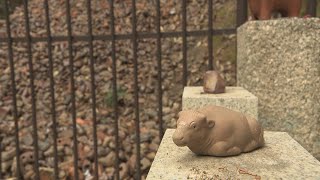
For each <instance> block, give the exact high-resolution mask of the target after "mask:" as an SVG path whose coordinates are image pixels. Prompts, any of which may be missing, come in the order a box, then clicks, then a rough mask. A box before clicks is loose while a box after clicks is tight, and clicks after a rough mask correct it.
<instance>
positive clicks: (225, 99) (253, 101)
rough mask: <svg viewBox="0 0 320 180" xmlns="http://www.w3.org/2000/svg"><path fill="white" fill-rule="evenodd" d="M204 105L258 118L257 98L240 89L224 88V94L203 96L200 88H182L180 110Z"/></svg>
mask: <svg viewBox="0 0 320 180" xmlns="http://www.w3.org/2000/svg"><path fill="white" fill-rule="evenodd" d="M206 105H216V106H223V107H226V108H229V109H232V110H235V111H239V112H242V113H245V114H248V115H250V116H252V117H254V118H256V119H257V118H258V98H257V97H256V96H254V95H253V94H251V93H250V92H249V91H247V90H245V89H243V88H242V87H226V93H221V94H204V93H203V89H202V87H201V86H197V87H185V88H184V91H183V95H182V110H187V109H198V108H201V107H204V106H206Z"/></svg>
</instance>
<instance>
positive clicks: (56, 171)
mask: <svg viewBox="0 0 320 180" xmlns="http://www.w3.org/2000/svg"><path fill="white" fill-rule="evenodd" d="M44 8H45V16H46V31H47V45H48V59H49V76H50V96H51V115H52V116H51V120H52V132H53V155H54V165H53V166H54V179H55V180H58V179H59V168H58V161H59V160H58V150H57V138H58V135H57V120H56V105H55V93H54V89H55V87H54V83H55V82H54V77H53V60H52V38H51V30H50V16H49V4H48V0H45V1H44Z"/></svg>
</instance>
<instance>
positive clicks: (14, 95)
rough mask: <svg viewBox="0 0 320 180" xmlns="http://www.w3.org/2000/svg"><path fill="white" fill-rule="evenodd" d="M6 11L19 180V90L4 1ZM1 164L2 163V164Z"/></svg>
mask: <svg viewBox="0 0 320 180" xmlns="http://www.w3.org/2000/svg"><path fill="white" fill-rule="evenodd" d="M4 9H5V18H6V26H7V29H6V30H7V39H6V40H7V44H8V59H9V66H10V79H11V88H12V89H11V92H12V101H13V102H12V109H13V119H14V129H15V131H14V137H15V146H16V169H17V174H16V177H17V179H22V178H21V175H22V174H21V165H20V144H19V142H20V141H19V121H18V108H17V89H16V80H15V79H16V78H15V70H14V62H13V50H12V38H11V27H10V26H11V23H10V17H9V16H10V15H9V6H8V1H7V0H5V1H4ZM0 163H1V162H0Z"/></svg>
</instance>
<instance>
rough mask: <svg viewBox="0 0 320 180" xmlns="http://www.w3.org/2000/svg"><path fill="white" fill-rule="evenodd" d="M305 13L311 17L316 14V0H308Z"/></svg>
mask: <svg viewBox="0 0 320 180" xmlns="http://www.w3.org/2000/svg"><path fill="white" fill-rule="evenodd" d="M307 13H308V14H309V15H311V16H312V17H316V16H317V0H308V5H307Z"/></svg>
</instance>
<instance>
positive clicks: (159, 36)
mask: <svg viewBox="0 0 320 180" xmlns="http://www.w3.org/2000/svg"><path fill="white" fill-rule="evenodd" d="M207 1H208V9H207V11H208V24H207V29H205V30H192V31H188V30H187V25H188V22H187V3H188V1H187V0H182V1H181V17H182V18H181V22H182V23H181V30H180V31H172V32H162V31H161V7H160V0H155V7H156V16H155V28H156V31H155V32H154V33H152V32H138V31H137V16H136V15H137V7H136V1H135V0H132V1H131V4H132V11H131V13H132V14H131V15H132V18H131V22H132V29H131V33H129V34H117V33H116V29H115V12H114V4H115V2H114V0H109V1H108V3H109V5H110V6H109V8H110V29H111V33H110V34H106V35H94V34H93V25H92V22H93V20H92V7H91V2H92V1H91V0H86V12H87V28H88V33H87V34H86V35H73V34H72V29H73V27H72V23H71V22H72V18H71V4H70V0H65V5H66V6H65V7H61V8H65V10H66V14H65V17H63V18H66V22H67V35H66V36H53V35H52V33H51V28H50V16H49V15H50V12H49V6H50V4H49V1H48V0H44V1H43V7H44V10H45V28H46V36H44V37H33V36H31V34H30V17H29V9H28V0H23V11H24V20H25V34H24V36H23V37H12V35H11V34H12V33H11V32H12V29H11V26H10V25H11V21H10V17H9V16H10V15H9V6H8V2H10V1H9V0H4V10H5V24H6V37H0V43H3V44H6V45H7V50H8V52H7V53H8V65H9V69H10V81H11V94H12V112H11V113H12V116H13V120H14V142H15V155H16V157H18V158H16V159H15V166H16V167H15V168H16V174H15V176H16V178H17V179H23V172H22V171H21V167H22V163H21V160H20V156H21V147H20V140H19V116H18V107H17V85H16V77H15V75H16V70H15V62H14V59H13V57H14V51H13V43H20V42H22V43H26V44H27V59H28V64H27V66H28V73H29V76H28V78H29V87H30V90H31V95H30V96H31V102H32V104H31V114H32V116H31V117H32V118H31V119H32V129H33V133H32V135H33V137H32V138H33V153H34V154H33V156H34V160H35V161H34V164H33V165H34V167H33V169H34V172H35V175H34V179H36V180H39V179H41V177H40V172H39V168H40V164H39V159H41V158H40V157H39V154H38V149H39V147H38V146H39V145H38V127H37V126H38V125H37V122H38V116H37V111H36V108H37V107H36V91H35V84H34V80H35V76H34V67H33V62H32V59H33V52H32V46H33V44H34V43H37V42H45V43H47V45H48V47H47V55H48V61H49V64H48V67H49V72H48V76H49V80H50V83H49V84H50V86H49V89H50V105H51V108H50V112H51V122H52V127H51V128H52V129H51V130H52V131H51V132H52V134H53V158H54V163H53V170H54V179H56V180H57V179H59V155H58V144H57V139H58V123H57V114H56V111H57V110H56V97H57V96H58V95H57V94H55V79H54V70H53V68H54V58H53V52H52V51H53V50H52V46H53V43H54V42H63V41H65V42H67V49H66V51H67V52H68V61H69V64H68V71H69V74H68V78H69V80H70V95H71V121H72V133H73V136H72V138H73V139H72V142H73V143H72V153H73V154H72V155H73V161H72V166H73V169H72V170H73V174H74V179H81V178H80V175H79V171H78V166H79V161H80V160H79V153H78V151H79V149H78V139H77V134H78V132H77V122H76V119H77V107H76V94H75V92H76V85H75V70H74V54H73V50H74V43H76V42H86V43H87V44H88V45H87V47H88V48H89V67H90V82H91V84H90V88H91V94H90V96H91V102H90V107H91V109H92V121H91V122H92V129H93V131H92V139H93V145H92V146H93V169H94V173H93V175H94V179H99V167H98V139H97V127H98V123H97V112H96V109H97V102H96V96H97V93H98V92H97V91H96V79H95V74H96V70H95V63H96V62H95V57H94V51H95V47H94V44H93V42H94V41H108V42H110V43H111V60H112V65H111V66H112V99H113V101H112V102H113V103H112V109H113V115H114V116H113V120H114V124H113V126H114V133H113V136H114V138H115V151H116V155H115V163H114V164H115V165H114V169H115V172H114V178H115V179H120V173H119V172H120V157H119V151H120V145H121V142H119V141H120V139H119V104H118V90H117V85H118V82H117V51H116V42H117V41H119V40H130V41H131V48H132V50H133V69H134V72H133V75H132V76H133V82H134V88H133V89H134V90H133V93H134V99H133V102H134V103H133V104H134V128H135V131H134V132H135V134H134V137H135V139H134V142H135V154H136V158H135V169H136V170H135V176H134V179H141V174H142V172H141V163H140V161H141V158H142V157H141V154H140V150H141V149H140V141H141V137H140V107H139V82H138V73H139V68H138V67H139V66H138V63H139V61H138V54H137V53H138V41H139V40H141V39H154V40H155V42H156V43H155V44H156V67H157V84H156V86H157V103H156V104H157V110H158V112H157V118H158V123H159V124H158V127H159V137H160V139H161V137H162V136H163V134H164V125H163V124H164V123H163V100H162V99H163V90H162V85H163V84H162V77H163V75H162V40H163V39H164V38H176V37H179V38H182V48H181V50H182V72H183V74H182V75H181V76H182V82H181V83H182V84H183V85H184V86H186V85H187V82H188V76H187V75H188V59H187V52H188V47H187V44H188V37H206V38H207V43H208V69H209V70H212V69H215V67H214V54H213V50H214V42H213V40H212V37H213V36H217V35H228V34H235V33H236V28H228V29H214V28H213V6H214V3H213V0H207ZM316 7H317V1H316V0H308V4H307V13H308V14H310V15H311V16H316ZM236 11H237V12H236V13H237V17H236V26H237V27H239V26H241V25H242V24H243V23H245V22H246V21H247V19H248V2H247V0H238V1H237V7H236ZM2 138H3V137H2V134H1V136H0V179H2V178H3V174H2V173H1V170H2V168H3V166H2V162H1V161H2V158H1V157H2V156H1V154H3V148H4V147H3V146H2Z"/></svg>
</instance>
